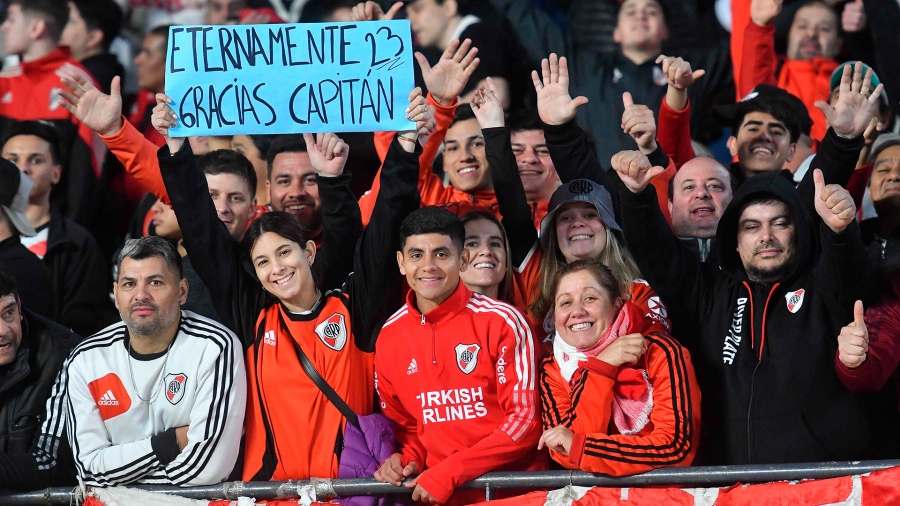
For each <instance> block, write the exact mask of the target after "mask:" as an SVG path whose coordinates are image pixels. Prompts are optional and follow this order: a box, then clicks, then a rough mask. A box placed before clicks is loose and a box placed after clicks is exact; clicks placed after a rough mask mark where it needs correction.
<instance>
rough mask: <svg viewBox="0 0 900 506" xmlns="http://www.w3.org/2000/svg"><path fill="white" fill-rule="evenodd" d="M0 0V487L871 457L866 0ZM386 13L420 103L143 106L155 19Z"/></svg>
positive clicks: (891, 164) (897, 6) (889, 333)
mask: <svg viewBox="0 0 900 506" xmlns="http://www.w3.org/2000/svg"><path fill="white" fill-rule="evenodd" d="M5 10H6V15H5V16H6V17H5V21H4V22H3V24H2V26H0V31H2V34H3V48H4V52H5V54H6V55H7V56H6V65H5V67H4V69H3V71H2V73H0V152H2V159H0V209H2V210H0V489H3V488H6V489H32V488H38V487H43V486H48V485H55V484H56V485H66V484H74V483H77V482H79V481H80V482H81V483H84V484H86V485H91V486H98V487H103V486H115V485H127V484H176V485H185V486H187V485H201V484H212V483H218V482H222V481H225V480H235V479H242V480H245V481H251V480H252V481H264V480H303V479H308V478H310V477H323V478H335V477H373V476H374V478H375V479H377V480H380V481H382V482H387V483H392V484H394V485H396V486H398V487H400V486H403V487H407V488H410V489H413V490H412V497H413V499H414V500H416V501H420V502H425V503H441V504H443V503H453V504H465V503H468V502H471V501H475V500H477V497H475V496H471V495H469V493H468V492H466V491H457V490H456V488H457V487H458V486H459V485H460V484H462V483H464V482H466V481H468V480H470V479H473V478H475V477H477V476H479V475H481V474H483V473H486V472H489V471H498V470H515V471H522V470H540V469H552V468H560V467H562V468H567V469H582V470H585V471H591V472H598V473H604V474H608V475H613V476H621V475H628V474H634V473H639V472H644V471H647V470H650V469H654V468H658V467H664V466H688V465H692V464H725V465H733V464H774V463H795V462H820V461H831V460H859V459H880V458H897V457H898V456H900V438H898V435H897V433H896V431H895V430H892V429H893V428H894V427H896V423H897V422H898V421H900V410H898V398H900V390H898V389H897V385H895V383H894V381H893V380H892V378H894V377H898V378H900V376H896V375H895V372H896V370H897V367H898V364H900V271H898V269H900V242H898V241H900V135H898V134H896V133H893V131H894V130H895V123H896V122H895V121H894V118H895V116H896V114H897V112H898V103H897V102H896V100H897V98H898V97H900V61H898V60H897V58H898V57H897V55H900V32H898V31H897V30H896V26H898V23H900V2H897V1H896V0H888V1H882V2H876V1H874V0H850V1H844V0H803V1H791V0H677V1H676V0H622V1H618V0H569V1H562V0H557V1H553V0H542V1H538V0H490V2H470V1H467V0H407V1H405V2H397V3H395V4H392V5H390V4H383V5H382V4H379V3H376V2H372V1H368V2H363V3H358V0H355V1H349V0H292V1H290V0H191V1H187V0H131V1H130V2H128V1H127V0H72V1H69V2H68V3H67V2H65V1H63V0H11V1H8V2H6V5H5ZM400 17H405V18H406V19H408V20H409V22H410V26H411V29H412V36H413V40H414V45H415V46H416V50H417V52H416V53H415V59H416V62H417V64H416V76H415V78H416V82H417V87H416V88H415V89H414V90H412V91H411V92H410V94H409V105H408V107H407V108H406V111H405V114H406V117H407V118H408V119H409V120H411V121H414V122H415V128H414V129H412V130H409V131H404V132H374V133H371V132H370V133H356V134H342V135H340V136H338V135H335V134H332V133H316V134H309V133H306V134H302V135H301V134H290V135H280V136H273V135H257V134H246V135H235V136H233V137H188V138H179V137H170V136H169V129H170V128H172V127H174V126H176V125H178V121H179V118H178V117H177V116H176V114H175V113H174V111H173V110H172V109H171V108H170V106H169V104H170V103H171V99H170V98H169V97H168V96H167V95H166V94H165V61H166V53H167V41H168V30H169V26H170V25H174V24H198V23H206V24H225V23H245V24H262V23H293V22H355V23H367V22H370V21H376V20H386V19H395V18H400ZM779 51H780V52H782V53H783V54H779ZM132 54H133V55H134V56H133V60H132V58H131V56H130V55H132ZM280 78H281V77H280V76H272V79H280ZM889 97H890V98H889ZM395 261H396V264H397V267H394V262H395ZM110 287H112V290H110ZM373 442H377V443H378V444H373ZM510 493H515V491H512V492H510Z"/></svg>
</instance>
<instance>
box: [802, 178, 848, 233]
mask: <svg viewBox="0 0 900 506" xmlns="http://www.w3.org/2000/svg"><path fill="white" fill-rule="evenodd" d="M813 182H814V183H815V185H816V196H815V198H814V199H813V201H814V202H815V205H816V213H818V214H819V216H821V217H822V221H824V222H825V224H826V225H828V228H830V229H831V230H832V231H834V232H835V233H841V232H843V230H844V229H845V228H847V226H848V225H850V223H851V222H852V221H853V220H854V219H855V218H856V204H854V203H853V197H851V196H850V192H848V191H847V190H845V189H844V188H843V187H842V186H841V185H839V184H829V185H826V184H825V178H824V176H823V175H822V171H821V170H819V169H816V170H815V172H813Z"/></svg>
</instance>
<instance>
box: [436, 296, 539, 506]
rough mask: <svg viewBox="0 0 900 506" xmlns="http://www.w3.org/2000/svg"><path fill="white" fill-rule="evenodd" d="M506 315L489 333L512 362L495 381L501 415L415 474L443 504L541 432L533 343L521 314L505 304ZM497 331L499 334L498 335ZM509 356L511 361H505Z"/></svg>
mask: <svg viewBox="0 0 900 506" xmlns="http://www.w3.org/2000/svg"><path fill="white" fill-rule="evenodd" d="M506 308H507V309H504V310H502V311H504V313H505V314H504V318H503V319H502V320H501V319H499V318H498V319H495V320H496V323H493V324H492V325H496V326H495V327H492V328H491V329H490V331H489V332H491V333H494V335H495V336H497V338H496V339H495V338H490V339H489V342H490V343H491V348H492V349H495V350H503V349H504V347H506V349H507V351H506V353H507V354H512V357H506V358H507V359H511V360H513V361H515V364H516V367H509V368H507V369H506V371H507V373H508V375H509V379H508V381H506V382H505V383H498V385H497V396H498V400H499V403H500V407H501V408H502V409H503V411H504V414H505V417H504V419H503V422H502V423H501V424H500V425H499V426H497V427H495V428H494V429H493V430H492V431H491V432H490V433H489V434H488V435H487V436H485V437H484V438H483V439H481V440H480V441H478V442H477V443H475V444H474V445H472V446H471V447H469V448H466V449H465V450H462V451H458V452H456V453H454V454H452V455H450V456H449V457H447V458H445V459H444V460H443V461H441V463H439V464H437V465H435V466H434V467H432V468H430V469H427V470H426V471H425V472H424V473H422V474H421V475H419V481H418V484H419V485H421V486H422V487H423V488H424V489H425V490H426V491H428V493H429V494H431V495H433V496H434V497H435V498H437V499H438V501H440V502H441V503H445V502H447V500H448V499H449V498H450V496H451V495H452V494H453V490H454V489H456V487H458V486H459V485H461V484H463V483H465V482H467V481H469V480H471V479H473V478H477V477H478V476H481V475H482V474H484V473H487V472H489V471H493V470H495V469H497V468H498V467H500V466H502V465H504V464H507V463H510V462H513V461H515V460H518V459H519V458H521V457H522V456H524V455H525V454H526V453H528V452H529V451H532V450H533V449H534V448H535V447H536V446H537V442H538V439H540V437H541V431H540V420H539V418H538V412H537V392H536V390H535V383H536V380H535V377H534V375H535V372H536V371H535V365H534V342H533V341H532V338H531V331H530V330H529V329H528V324H527V323H526V322H525V319H524V318H523V317H522V315H521V313H519V312H518V311H516V310H515V309H514V308H513V307H512V306H506ZM498 333H499V334H498ZM507 361H509V360H507Z"/></svg>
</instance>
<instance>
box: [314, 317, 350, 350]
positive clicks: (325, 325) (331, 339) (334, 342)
mask: <svg viewBox="0 0 900 506" xmlns="http://www.w3.org/2000/svg"><path fill="white" fill-rule="evenodd" d="M316 334H318V336H319V339H321V340H322V342H323V343H325V346H328V347H329V348H331V349H332V350H334V351H341V350H342V349H344V345H345V344H347V325H346V324H345V322H344V315H342V314H341V313H334V314H333V315H331V316H329V317H328V319H326V320H325V321H323V322H322V323H320V324H318V325H316Z"/></svg>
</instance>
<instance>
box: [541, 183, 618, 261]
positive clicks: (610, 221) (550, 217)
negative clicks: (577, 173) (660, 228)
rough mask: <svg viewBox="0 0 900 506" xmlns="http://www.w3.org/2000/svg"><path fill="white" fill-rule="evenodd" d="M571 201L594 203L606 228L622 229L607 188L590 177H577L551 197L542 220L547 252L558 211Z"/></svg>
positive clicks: (543, 244) (543, 242)
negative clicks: (547, 210)
mask: <svg viewBox="0 0 900 506" xmlns="http://www.w3.org/2000/svg"><path fill="white" fill-rule="evenodd" d="M569 202H587V203H588V204H591V205H593V206H594V207H595V208H596V209H597V213H598V214H600V220H601V221H602V222H603V224H604V225H605V226H606V228H609V229H612V230H618V231H619V232H621V231H622V227H620V226H619V223H618V222H616V215H615V213H614V212H613V202H612V196H611V195H610V194H609V192H608V191H606V188H604V187H603V186H602V185H600V184H599V183H596V182H594V181H591V180H590V179H576V180H574V181H570V182H568V183H565V184H563V185H562V186H560V187H559V188H557V189H556V191H555V192H553V195H552V196H551V197H550V212H549V213H547V216H544V219H542V220H541V236H540V237H541V247H542V248H543V249H544V251H545V252H546V251H547V250H549V249H550V235H551V234H553V233H554V227H555V225H556V213H557V212H559V208H560V207H562V206H563V204H568V203H569Z"/></svg>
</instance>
